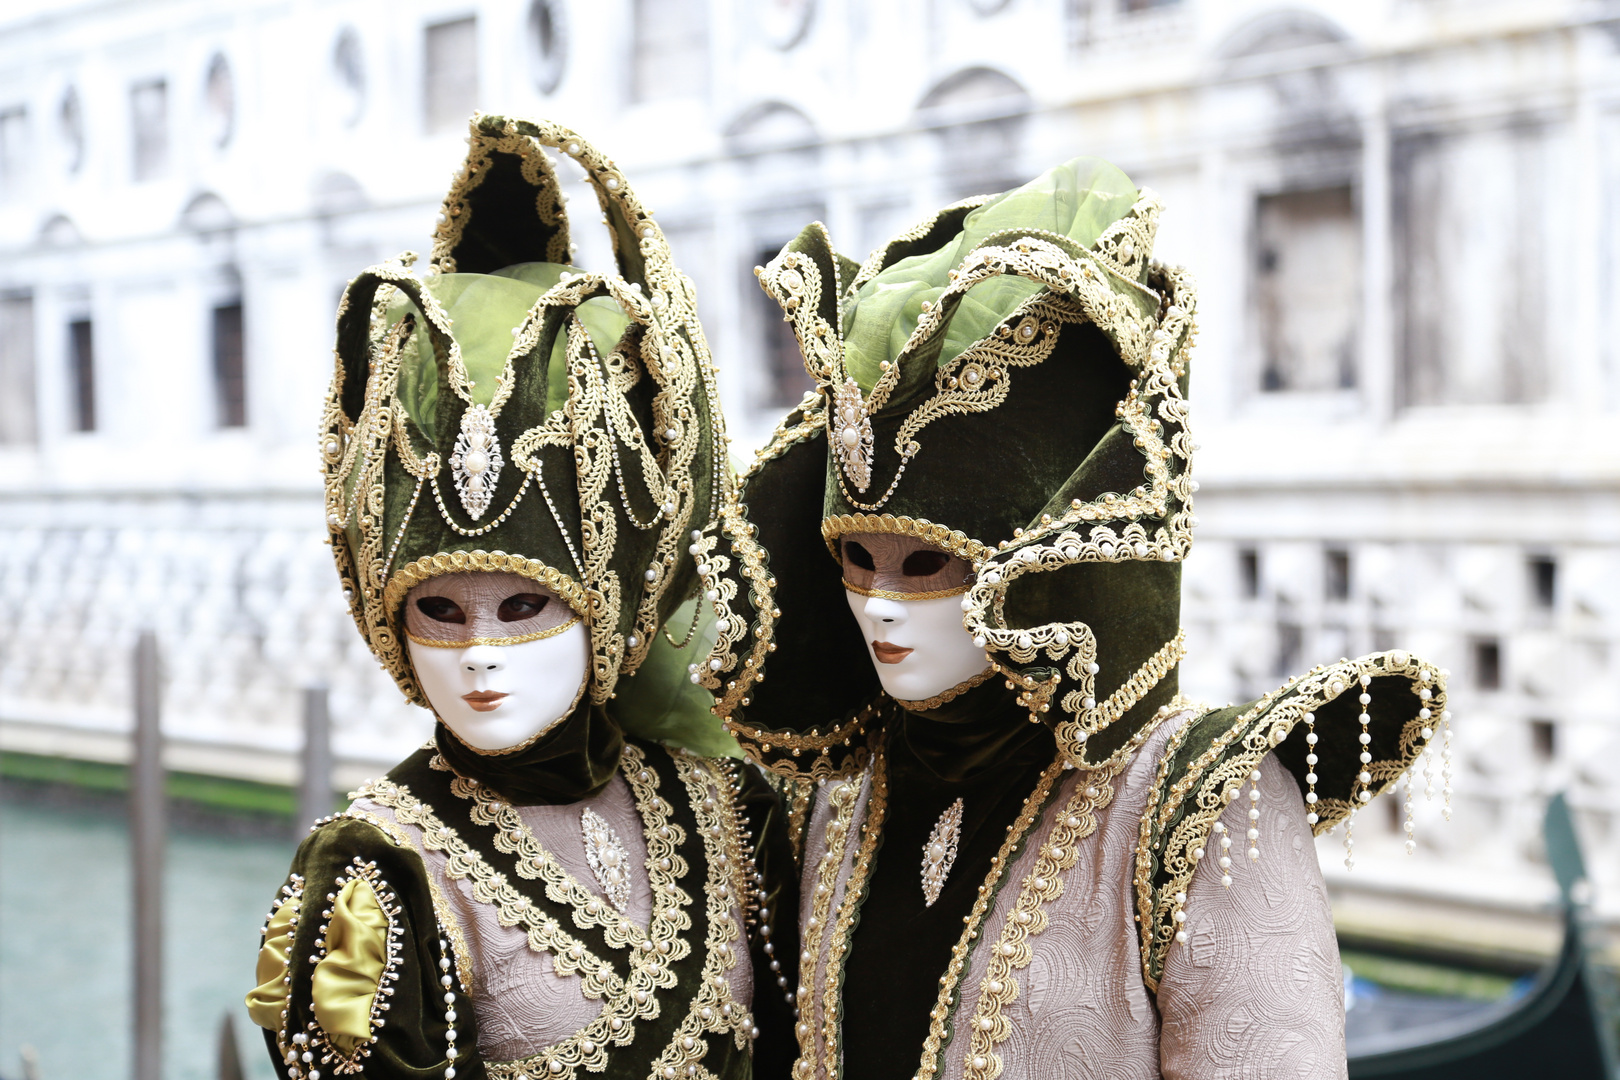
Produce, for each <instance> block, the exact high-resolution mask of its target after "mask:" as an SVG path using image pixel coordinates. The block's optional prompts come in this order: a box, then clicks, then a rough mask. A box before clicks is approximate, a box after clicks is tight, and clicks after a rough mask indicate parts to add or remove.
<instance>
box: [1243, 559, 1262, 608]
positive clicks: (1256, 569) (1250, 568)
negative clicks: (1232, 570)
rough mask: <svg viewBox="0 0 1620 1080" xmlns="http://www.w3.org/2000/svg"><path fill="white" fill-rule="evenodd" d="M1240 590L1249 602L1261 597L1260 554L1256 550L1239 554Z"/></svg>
mask: <svg viewBox="0 0 1620 1080" xmlns="http://www.w3.org/2000/svg"><path fill="white" fill-rule="evenodd" d="M1238 588H1239V589H1241V590H1242V593H1243V596H1244V598H1245V599H1248V600H1253V599H1254V598H1255V597H1257V596H1259V595H1260V553H1259V552H1258V551H1256V550H1255V549H1254V548H1243V549H1242V550H1240V551H1239V552H1238Z"/></svg>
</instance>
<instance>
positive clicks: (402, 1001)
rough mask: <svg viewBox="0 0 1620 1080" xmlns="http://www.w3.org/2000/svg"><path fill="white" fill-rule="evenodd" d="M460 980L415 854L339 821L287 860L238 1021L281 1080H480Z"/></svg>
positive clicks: (472, 1024)
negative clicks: (355, 1076) (344, 1077)
mask: <svg viewBox="0 0 1620 1080" xmlns="http://www.w3.org/2000/svg"><path fill="white" fill-rule="evenodd" d="M469 975H470V973H464V972H462V971H461V970H460V967H459V965H458V963H457V957H456V955H455V952H454V950H453V949H452V947H451V942H450V934H449V933H447V930H446V927H444V926H442V925H441V923H440V920H439V917H438V915H437V914H436V912H435V905H434V895H433V889H432V886H431V884H430V880H429V878H428V875H427V872H426V869H425V867H424V866H423V864H422V860H421V858H420V856H418V855H417V853H416V851H415V850H414V849H413V848H411V847H409V846H406V845H402V844H400V843H397V842H396V841H395V840H394V839H393V838H391V837H390V836H389V835H388V834H387V833H386V832H384V831H383V827H382V826H381V825H380V824H374V823H372V822H370V821H367V820H364V819H361V818H358V817H350V816H339V817H337V818H335V819H333V820H331V821H328V822H326V823H324V824H322V825H320V826H318V827H317V828H315V829H314V830H312V831H311V832H310V834H309V836H308V837H307V838H306V839H305V840H304V842H303V843H302V844H301V845H300V846H299V848H298V853H297V855H296V856H294V859H293V866H292V870H291V872H290V873H289V875H288V877H287V881H286V884H285V885H283V887H282V889H281V892H280V894H279V895H278V896H277V897H276V900H275V903H274V905H273V906H272V909H271V916H270V920H269V922H268V923H267V924H266V926H265V937H264V941H263V944H262V947H261V949H260V954H259V962H258V965H257V969H256V971H255V980H256V982H257V984H258V985H257V986H255V987H254V989H253V990H252V991H251V992H250V993H249V994H248V999H247V1004H248V1012H249V1015H250V1016H251V1018H252V1019H253V1021H254V1022H255V1023H257V1024H258V1025H259V1026H260V1027H263V1028H264V1029H265V1042H266V1045H267V1046H268V1047H269V1049H270V1055H271V1058H272V1060H274V1062H275V1063H276V1069H277V1073H278V1075H279V1076H281V1077H282V1078H283V1080H322V1078H323V1077H334V1076H336V1075H337V1074H338V1073H351V1072H363V1073H364V1074H365V1075H366V1076H368V1077H373V1078H398V1080H429V1078H433V1080H442V1078H445V1077H448V1078H450V1080H481V1078H482V1077H483V1075H484V1070H483V1067H482V1065H481V1064H480V1063H479V1061H478V1058H477V1052H476V1046H477V1042H478V1039H477V1030H476V1021H475V1019H474V1016H473V1010H472V1007H471V1001H470V1000H469V999H468V997H467V996H466V993H467V987H466V986H465V985H464V982H463V980H464V979H465V978H467V977H469Z"/></svg>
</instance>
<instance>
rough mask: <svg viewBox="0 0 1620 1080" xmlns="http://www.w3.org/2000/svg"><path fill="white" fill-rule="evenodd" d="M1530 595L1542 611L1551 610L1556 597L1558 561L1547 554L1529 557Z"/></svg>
mask: <svg viewBox="0 0 1620 1080" xmlns="http://www.w3.org/2000/svg"><path fill="white" fill-rule="evenodd" d="M1528 567H1529V570H1530V597H1531V599H1532V600H1534V601H1535V605H1536V607H1538V608H1541V609H1542V610H1543V611H1551V610H1552V608H1553V602H1554V601H1556V600H1557V599H1558V563H1557V562H1556V561H1554V559H1553V558H1552V557H1551V556H1548V555H1533V556H1531V557H1530V560H1529V563H1528Z"/></svg>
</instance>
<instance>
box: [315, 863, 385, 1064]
mask: <svg viewBox="0 0 1620 1080" xmlns="http://www.w3.org/2000/svg"><path fill="white" fill-rule="evenodd" d="M387 959H388V915H387V913H386V912H384V911H383V909H382V904H380V903H379V902H378V900H377V894H376V892H375V891H373V889H372V887H371V885H370V883H368V882H366V881H364V880H362V879H360V878H355V879H353V880H351V881H349V882H348V884H346V885H344V886H343V889H342V891H341V892H339V893H338V895H337V899H336V900H335V901H333V902H332V920H331V922H330V923H328V924H327V929H326V955H325V956H323V957H322V958H321V961H320V963H318V964H316V965H315V974H314V975H313V976H312V977H311V980H310V998H311V1001H312V1004H313V1005H314V1008H315V1022H316V1023H317V1024H319V1025H320V1026H321V1030H322V1031H324V1032H326V1036H327V1038H329V1039H331V1040H332V1045H333V1046H335V1047H337V1049H338V1050H339V1051H341V1052H342V1053H344V1054H353V1053H354V1052H355V1051H356V1050H358V1049H360V1047H361V1046H362V1045H363V1044H364V1043H366V1042H367V1041H368V1040H369V1039H370V1038H371V1003H372V1001H373V1000H375V998H376V997H377V987H378V985H379V983H380V981H381V979H382V974H383V967H384V965H385V964H386V962H387Z"/></svg>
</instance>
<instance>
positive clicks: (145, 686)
mask: <svg viewBox="0 0 1620 1080" xmlns="http://www.w3.org/2000/svg"><path fill="white" fill-rule="evenodd" d="M158 664H159V661H158V646H157V635H156V634H154V633H153V632H152V631H151V630H142V631H141V634H140V638H139V640H138V641H137V642H136V644H135V680H134V682H135V756H134V761H133V763H132V767H131V770H130V787H129V831H130V840H131V844H130V847H131V850H132V851H133V853H134V860H135V866H134V871H135V873H134V880H135V986H134V991H135V1009H134V1015H135V1080H162V1076H163V846H164V837H165V834H166V832H167V828H166V821H165V818H166V816H167V815H166V809H167V808H166V806H165V803H164V791H163V719H162V713H161V699H162V693H161V689H160V686H159V679H160V677H161V672H160V671H159V667H158Z"/></svg>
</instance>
